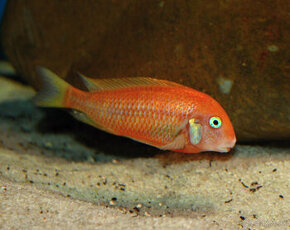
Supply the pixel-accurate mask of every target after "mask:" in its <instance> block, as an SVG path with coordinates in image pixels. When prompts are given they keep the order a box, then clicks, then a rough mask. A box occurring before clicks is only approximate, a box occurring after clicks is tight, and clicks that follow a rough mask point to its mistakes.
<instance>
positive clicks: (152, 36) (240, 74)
mask: <svg viewBox="0 0 290 230" xmlns="http://www.w3.org/2000/svg"><path fill="white" fill-rule="evenodd" d="M68 6H69V7H68ZM289 6H290V5H289V4H288V0H263V1H251V0H246V1H237V0H230V1H224V0H219V1H210V2H205V1H185V0H182V1H178V2H177V1H173V0H171V1H161V0H160V1H154V0H140V1H128V0H123V1H107V0H102V1H87V2H84V1H81V0H79V1H76V0H68V1H65V2H62V1H59V0H52V1H39V0H31V1H25V2H22V1H16V0H10V1H9V2H8V5H7V11H6V15H5V18H4V22H3V33H2V41H3V47H4V49H5V51H6V54H7V56H8V58H9V60H10V61H11V62H12V63H13V64H14V65H15V67H16V69H17V70H18V71H19V72H20V73H21V74H23V75H24V77H25V78H26V79H27V80H28V81H29V82H30V83H31V84H33V85H34V86H36V87H37V86H39V81H38V79H37V76H36V75H35V72H34V69H35V65H43V66H46V67H48V68H50V69H52V70H53V71H55V72H57V73H58V74H59V75H60V76H62V77H63V78H67V80H68V81H71V82H73V83H75V85H77V86H80V84H79V82H78V80H77V79H76V77H75V76H74V74H75V73H76V72H77V71H78V72H81V73H83V74H85V75H87V76H90V77H99V78H106V77H110V78H112V77H113V78H116V77H124V76H125V77H135V76H151V77H155V78H162V79H168V80H173V81H176V82H180V83H183V84H185V85H188V86H191V87H193V88H195V89H198V90H201V91H204V92H206V93H208V94H210V95H212V96H213V97H214V98H216V99H217V100H218V101H219V102H220V103H221V104H222V105H223V106H224V107H225V109H226V111H228V113H229V115H230V117H231V119H232V120H233V123H234V127H235V129H236V132H237V137H238V140H240V141H253V140H270V139H271V140H273V139H289V138H290V126H289V113H290V111H289V108H290V104H289V101H290V100H289V98H290V79H289V63H288V62H287V60H289V58H290V57H289V52H288V50H289V38H290V34H289V27H290V25H289V23H290V20H289V10H290V9H289Z"/></svg>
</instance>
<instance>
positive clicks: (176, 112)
mask: <svg viewBox="0 0 290 230" xmlns="http://www.w3.org/2000/svg"><path fill="white" fill-rule="evenodd" d="M38 72H39V74H40V76H41V77H42V79H43V88H42V89H41V91H40V92H39V93H38V95H37V96H36V99H35V101H36V104H38V105H40V106H49V107H64V108H70V109H73V110H74V111H75V112H74V116H75V117H76V118H77V119H79V120H81V121H83V122H85V123H88V124H90V125H92V126H95V127H97V128H99V129H101V130H104V131H106V132H109V133H112V134H115V135H119V136H125V137H129V138H131V139H134V140H136V141H139V142H142V143H145V144H149V145H152V146H155V147H157V148H160V149H164V150H167V149H168V150H173V151H179V152H185V153H198V152H202V151H219V152H227V151H229V149H230V148H232V147H233V146H234V145H235V142H236V137H235V133H234V129H233V127H232V124H231V122H230V119H229V117H228V115H227V114H226V112H225V111H224V109H223V108H222V107H221V106H220V105H219V104H218V102H216V101H215V100H214V99H213V98H211V97H210V96H208V95H207V94H204V93H202V92H199V91H196V90H194V89H191V88H189V87H186V86H183V85H180V84H177V83H174V82H170V81H165V80H157V79H152V78H123V79H111V80H110V79H104V80H96V79H95V80H92V79H88V78H86V77H84V76H82V75H81V78H82V80H83V81H84V83H85V85H86V86H87V87H88V88H89V91H88V92H87V91H82V90H80V89H77V88H75V87H73V86H71V85H69V84H68V83H66V82H65V81H63V80H62V79H61V78H59V77H58V76H56V75H55V74H54V73H52V72H51V71H49V70H47V69H45V68H39V69H38ZM213 118H214V119H216V120H213ZM210 122H214V123H217V122H220V123H221V126H220V127H213V126H211V125H212V124H214V123H212V124H211V123H210ZM218 125H219V124H217V126H218Z"/></svg>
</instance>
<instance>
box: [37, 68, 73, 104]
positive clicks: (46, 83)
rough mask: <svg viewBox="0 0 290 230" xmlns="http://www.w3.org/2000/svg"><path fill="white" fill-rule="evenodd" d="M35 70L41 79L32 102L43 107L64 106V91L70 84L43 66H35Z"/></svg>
mask: <svg viewBox="0 0 290 230" xmlns="http://www.w3.org/2000/svg"><path fill="white" fill-rule="evenodd" d="M36 72H37V73H38V75H39V77H40V79H41V82H42V87H41V89H40V91H39V92H38V93H37V94H36V96H35V97H34V103H35V104H36V105H38V106H43V107H64V106H63V100H64V96H65V92H66V90H67V88H68V87H69V86H70V85H69V84H68V83H67V82H65V81H64V80H62V79H61V78H60V77H58V76H57V75H56V74H55V73H53V72H51V71H50V70H48V69H46V68H44V67H40V66H38V67H36Z"/></svg>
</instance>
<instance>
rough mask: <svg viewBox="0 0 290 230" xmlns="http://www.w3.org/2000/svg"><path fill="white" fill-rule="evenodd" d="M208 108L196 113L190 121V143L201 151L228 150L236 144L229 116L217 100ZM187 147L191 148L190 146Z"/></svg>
mask: <svg viewBox="0 0 290 230" xmlns="http://www.w3.org/2000/svg"><path fill="white" fill-rule="evenodd" d="M211 105H212V106H208V107H207V110H205V111H202V112H200V113H197V114H194V115H193V117H192V118H191V119H189V122H188V134H189V135H188V137H189V145H191V146H192V147H193V148H194V149H198V150H199V152H203V151H215V152H228V151H230V150H231V149H232V148H233V147H234V146H235V144H236V135H235V131H234V128H233V125H232V123H231V121H230V118H229V116H228V115H227V113H226V112H225V111H224V109H223V108H222V107H221V106H220V105H219V104H218V103H217V102H216V103H213V104H212V103H211ZM187 149H190V148H189V146H188V147H187Z"/></svg>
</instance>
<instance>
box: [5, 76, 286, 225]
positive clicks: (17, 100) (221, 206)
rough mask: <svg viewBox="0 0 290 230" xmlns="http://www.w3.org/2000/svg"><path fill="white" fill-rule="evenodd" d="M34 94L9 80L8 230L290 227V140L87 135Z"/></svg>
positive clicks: (6, 131)
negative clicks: (214, 149)
mask: <svg viewBox="0 0 290 230" xmlns="http://www.w3.org/2000/svg"><path fill="white" fill-rule="evenodd" d="M12 92H13V93H12ZM33 94H34V92H33V90H32V89H31V88H30V87H27V86H23V85H21V84H18V83H16V82H13V81H11V80H8V79H6V78H0V162H1V164H0V228H1V229H20V228H21V229H31V226H34V227H35V228H37V229H47V228H50V229H128V226H131V227H132V228H134V229H137V228H138V229H168V228H169V227H170V228H172V229H248V228H251V229H287V226H289V224H290V219H289V212H290V199H289V187H290V184H289V172H290V154H289V153H290V149H289V147H287V146H285V147H283V146H281V144H280V145H279V146H276V147H274V146H272V147H271V146H264V147H262V146H243V145H238V146H237V147H236V148H235V151H234V152H232V153H229V154H214V153H203V154H192V155H189V154H180V153H170V152H158V151H154V149H153V148H150V147H146V146H145V145H142V144H136V143H135V142H133V141H130V140H126V139H125V138H122V139H121V140H119V141H118V137H114V136H113V135H109V134H108V136H107V137H104V136H103V135H101V131H97V130H95V129H94V130H95V135H93V136H86V135H84V134H85V133H88V134H90V135H91V134H92V131H90V129H92V128H91V127H89V126H86V125H84V124H82V123H79V122H77V121H76V120H74V119H69V117H68V116H66V117H63V115H64V113H61V112H59V113H56V111H54V112H52V111H50V110H43V109H42V110H40V109H39V108H36V107H34V106H33V104H32V103H31V101H30V99H31V97H32V96H33ZM104 135H105V134H104ZM107 139H110V141H109V142H106V140H107ZM117 142H118V143H119V144H118V145H117V146H116V144H115V143H117ZM112 143H114V144H112ZM135 144H136V145H138V148H137V146H134V145H135ZM112 146H115V147H112ZM132 146H134V147H133V148H132ZM152 152H155V154H152Z"/></svg>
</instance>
